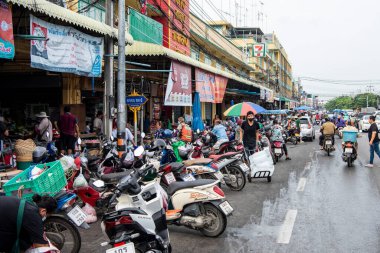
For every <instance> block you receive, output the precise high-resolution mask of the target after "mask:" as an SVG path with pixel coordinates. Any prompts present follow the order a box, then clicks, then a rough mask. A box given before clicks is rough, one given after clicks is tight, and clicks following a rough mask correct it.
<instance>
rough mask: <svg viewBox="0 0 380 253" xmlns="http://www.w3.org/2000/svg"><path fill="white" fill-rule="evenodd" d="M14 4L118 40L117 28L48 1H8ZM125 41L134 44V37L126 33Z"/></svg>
mask: <svg viewBox="0 0 380 253" xmlns="http://www.w3.org/2000/svg"><path fill="white" fill-rule="evenodd" d="M7 1H8V2H10V3H12V4H17V5H19V6H22V7H24V8H27V9H29V10H31V11H33V12H39V13H43V14H45V15H47V16H49V17H52V18H56V19H58V20H61V21H64V22H67V23H70V24H73V25H76V26H79V27H82V28H84V29H87V30H90V31H93V32H96V33H100V34H103V35H108V36H111V37H113V38H116V39H117V36H118V31H117V29H116V28H114V27H111V26H109V25H106V24H103V23H102V22H99V21H96V20H95V19H92V18H89V17H86V16H84V15H81V14H79V13H76V12H74V11H71V10H69V9H66V8H64V7H61V6H59V5H56V4H53V3H51V2H48V1H46V0H7ZM125 40H126V43H127V44H132V43H133V38H132V36H131V35H130V34H129V33H128V32H126V35H125Z"/></svg>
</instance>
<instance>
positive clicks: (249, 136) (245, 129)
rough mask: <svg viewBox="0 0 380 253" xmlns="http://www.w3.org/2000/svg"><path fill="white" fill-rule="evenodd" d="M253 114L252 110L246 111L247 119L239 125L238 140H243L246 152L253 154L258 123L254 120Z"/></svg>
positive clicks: (258, 127)
mask: <svg viewBox="0 0 380 253" xmlns="http://www.w3.org/2000/svg"><path fill="white" fill-rule="evenodd" d="M254 118H255V115H254V114H253V112H252V111H249V112H248V113H247V120H246V121H244V122H243V124H242V125H241V134H240V136H241V137H240V142H243V145H244V149H245V150H246V152H248V154H253V153H254V152H255V150H256V142H257V136H258V135H259V129H260V126H259V124H258V123H257V122H256V121H254Z"/></svg>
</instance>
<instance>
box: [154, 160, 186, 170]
mask: <svg viewBox="0 0 380 253" xmlns="http://www.w3.org/2000/svg"><path fill="white" fill-rule="evenodd" d="M168 166H170V171H171V172H177V171H180V170H181V169H183V167H185V166H184V165H183V163H178V162H173V163H169V164H164V165H161V166H160V169H159V170H160V171H162V170H165V169H166V167H168Z"/></svg>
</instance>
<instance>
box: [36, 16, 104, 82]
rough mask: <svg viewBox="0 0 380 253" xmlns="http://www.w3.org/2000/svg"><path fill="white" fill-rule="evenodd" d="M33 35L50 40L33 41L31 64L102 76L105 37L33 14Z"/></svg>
mask: <svg viewBox="0 0 380 253" xmlns="http://www.w3.org/2000/svg"><path fill="white" fill-rule="evenodd" d="M30 34H31V35H33V36H40V37H45V38H46V39H47V40H32V41H31V48H30V58H31V67H33V68H38V69H44V70H48V71H54V72H65V73H73V74H77V75H81V76H88V77H100V76H101V74H102V58H103V51H104V39H103V38H98V37H93V36H90V35H87V34H85V33H82V32H80V31H78V30H76V29H74V28H72V27H69V26H61V25H55V24H51V23H48V22H46V21H43V20H41V19H38V18H36V17H34V16H33V15H30Z"/></svg>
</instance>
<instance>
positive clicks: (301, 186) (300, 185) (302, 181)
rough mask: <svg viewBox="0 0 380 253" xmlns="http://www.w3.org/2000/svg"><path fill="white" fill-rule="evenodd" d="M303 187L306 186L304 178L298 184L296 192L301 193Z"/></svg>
mask: <svg viewBox="0 0 380 253" xmlns="http://www.w3.org/2000/svg"><path fill="white" fill-rule="evenodd" d="M305 185H306V177H301V178H300V181H299V182H298V186H297V191H298V192H303V190H305Z"/></svg>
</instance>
